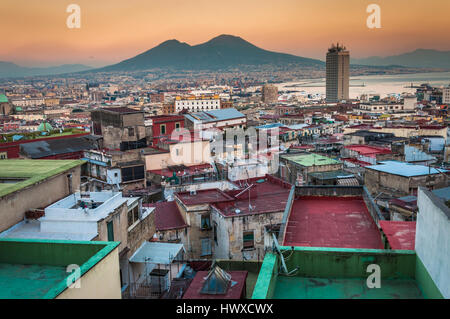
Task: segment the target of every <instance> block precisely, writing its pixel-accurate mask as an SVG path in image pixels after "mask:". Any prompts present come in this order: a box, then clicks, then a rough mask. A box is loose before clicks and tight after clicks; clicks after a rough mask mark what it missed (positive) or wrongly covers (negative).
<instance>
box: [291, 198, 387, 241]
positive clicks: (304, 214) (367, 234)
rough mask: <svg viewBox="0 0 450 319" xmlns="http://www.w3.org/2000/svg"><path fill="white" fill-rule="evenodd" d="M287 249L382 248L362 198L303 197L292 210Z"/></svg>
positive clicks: (296, 201) (375, 226)
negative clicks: (289, 247) (300, 247)
mask: <svg viewBox="0 0 450 319" xmlns="http://www.w3.org/2000/svg"><path fill="white" fill-rule="evenodd" d="M284 245H285V246H311V247H340V248H371V249H380V248H383V243H382V241H381V234H380V232H379V231H378V227H377V225H376V224H375V221H374V220H373V218H372V216H371V215H370V213H369V211H368V209H367V206H366V204H365V202H364V200H363V198H362V197H361V196H355V197H353V196H348V197H328V196H301V197H299V198H297V199H296V200H295V201H294V203H293V206H292V211H291V214H290V215H289V219H288V222H287V227H286V232H285V236H284Z"/></svg>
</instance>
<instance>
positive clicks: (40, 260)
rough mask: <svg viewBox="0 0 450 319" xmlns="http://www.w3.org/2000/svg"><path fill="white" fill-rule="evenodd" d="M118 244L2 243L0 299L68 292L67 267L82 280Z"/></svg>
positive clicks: (31, 241) (85, 242) (51, 296)
mask: <svg viewBox="0 0 450 319" xmlns="http://www.w3.org/2000/svg"><path fill="white" fill-rule="evenodd" d="M118 245H119V242H100V241H96V242H88V241H63V240H30V239H0V282H1V285H0V299H41V298H42V299H52V298H55V297H57V296H58V295H59V294H60V293H62V292H63V291H64V290H65V289H67V288H68V287H67V279H68V278H69V276H70V273H68V272H67V266H69V265H71V264H76V265H79V266H80V275H81V276H83V275H84V274H85V273H86V272H87V271H89V269H91V268H93V267H94V266H95V265H96V264H97V263H98V262H100V261H101V260H102V259H103V258H105V257H106V256H107V255H108V254H109V253H110V252H111V251H113V250H114V249H115V248H116V247H117V246H118Z"/></svg>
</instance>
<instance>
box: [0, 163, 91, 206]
mask: <svg viewBox="0 0 450 319" xmlns="http://www.w3.org/2000/svg"><path fill="white" fill-rule="evenodd" d="M83 163H84V162H83V161H81V160H18V159H9V160H2V161H0V180H1V182H0V197H2V196H5V195H7V194H10V193H13V192H16V191H18V190H21V189H23V188H25V187H28V186H31V185H33V184H35V183H38V182H42V181H44V180H45V179H47V178H50V177H52V176H55V175H57V174H60V173H63V172H65V171H67V170H70V169H71V168H74V167H76V166H79V165H81V164H83Z"/></svg>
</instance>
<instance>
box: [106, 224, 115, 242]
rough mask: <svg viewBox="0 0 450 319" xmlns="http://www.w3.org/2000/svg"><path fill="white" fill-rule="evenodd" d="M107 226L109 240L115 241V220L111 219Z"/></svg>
mask: <svg viewBox="0 0 450 319" xmlns="http://www.w3.org/2000/svg"><path fill="white" fill-rule="evenodd" d="M106 228H107V229H108V241H114V225H113V222H112V221H110V222H108V223H107V224H106Z"/></svg>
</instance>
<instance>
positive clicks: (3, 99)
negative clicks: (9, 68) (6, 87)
mask: <svg viewBox="0 0 450 319" xmlns="http://www.w3.org/2000/svg"><path fill="white" fill-rule="evenodd" d="M0 103H8V98H7V97H6V95H5V94H0Z"/></svg>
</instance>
